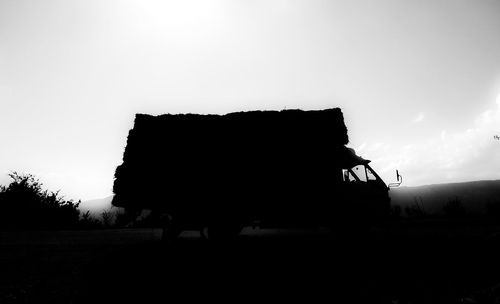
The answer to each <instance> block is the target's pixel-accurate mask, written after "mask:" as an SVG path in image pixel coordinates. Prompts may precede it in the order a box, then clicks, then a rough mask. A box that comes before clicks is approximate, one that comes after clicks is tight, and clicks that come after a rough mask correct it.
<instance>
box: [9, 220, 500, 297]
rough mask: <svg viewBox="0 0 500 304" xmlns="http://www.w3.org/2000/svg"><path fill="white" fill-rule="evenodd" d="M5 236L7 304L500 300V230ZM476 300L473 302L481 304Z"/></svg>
mask: <svg viewBox="0 0 500 304" xmlns="http://www.w3.org/2000/svg"><path fill="white" fill-rule="evenodd" d="M160 235H161V231H160V230H153V229H123V230H100V231H99V230H96V231H60V232H2V233H0V237H1V239H0V303H98V302H107V303H123V302H127V303H132V302H136V303H150V302H151V303H153V302H154V303H161V302H166V303H168V302H171V301H174V302H177V301H178V300H179V298H182V299H184V300H185V301H189V300H196V301H199V300H202V301H203V302H208V301H213V300H215V301H217V302H231V303H238V302H243V301H249V300H250V301H254V302H258V303H261V302H264V301H265V302H268V301H279V302H285V301H289V300H294V301H298V302H299V303H301V302H302V303H314V302H320V301H321V302H329V303H355V302H363V303H500V301H498V302H495V301H497V299H496V297H497V296H499V300H500V285H498V286H497V284H499V283H500V250H499V248H500V246H499V245H500V225H489V224H485V223H482V222H480V221H479V222H477V221H476V222H472V221H467V222H463V221H454V222H450V221H444V222H443V221H414V222H405V223H403V224H397V223H396V224H394V225H393V226H392V227H385V228H380V227H379V228H374V229H372V230H371V231H370V232H369V233H367V234H364V235H361V236H356V237H348V238H346V237H342V236H343V235H344V234H341V235H338V234H331V233H328V232H327V231H316V232H312V231H308V232H299V231H292V232H283V231H270V230H256V231H252V230H251V229H245V230H244V232H243V234H242V235H241V236H240V237H239V238H238V239H237V240H235V241H233V242H230V243H225V244H219V243H213V242H209V241H206V240H203V239H201V238H200V237H199V234H198V233H195V232H191V233H184V234H183V235H182V236H181V237H180V238H179V239H178V240H177V241H176V242H174V243H171V244H162V243H161V242H160ZM474 301H475V302H474Z"/></svg>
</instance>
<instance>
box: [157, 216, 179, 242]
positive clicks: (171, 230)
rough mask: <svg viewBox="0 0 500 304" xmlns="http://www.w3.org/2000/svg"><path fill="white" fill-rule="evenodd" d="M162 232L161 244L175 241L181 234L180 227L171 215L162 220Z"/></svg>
mask: <svg viewBox="0 0 500 304" xmlns="http://www.w3.org/2000/svg"><path fill="white" fill-rule="evenodd" d="M162 228H163V231H162V235H161V240H162V241H163V242H171V241H173V240H175V239H176V238H177V237H178V236H179V234H180V233H181V232H182V230H181V228H180V226H179V225H178V224H177V223H176V221H174V219H173V217H172V216H171V215H166V216H165V218H164V219H163V227H162Z"/></svg>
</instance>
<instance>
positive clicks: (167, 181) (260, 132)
mask: <svg viewBox="0 0 500 304" xmlns="http://www.w3.org/2000/svg"><path fill="white" fill-rule="evenodd" d="M348 143H349V137H348V131H347V127H346V125H345V122H344V117H343V113H342V111H341V109H340V108H328V109H323V110H308V111H305V110H299V109H288V110H281V111H247V112H233V113H228V114H224V115H218V114H164V115H158V116H153V115H147V114H136V116H135V121H134V126H133V128H132V129H131V130H130V131H129V134H128V138H127V144H126V147H125V151H124V154H123V163H122V164H120V165H119V166H118V167H117V168H116V171H115V180H114V184H113V192H114V198H113V201H112V204H113V205H114V206H117V207H123V208H125V209H128V210H134V211H138V210H152V211H154V212H155V213H157V214H161V215H162V218H163V229H164V232H163V235H164V238H166V239H169V238H175V237H176V236H177V235H179V233H181V232H182V231H185V230H200V231H206V232H207V234H208V237H209V238H213V239H218V238H228V237H234V236H236V235H238V234H239V232H240V231H241V230H242V229H243V228H244V227H249V226H253V227H256V226H259V227H261V228H284V229H286V228H317V227H329V228H332V229H335V227H339V226H340V225H345V224H353V223H355V224H356V225H358V224H359V225H369V224H371V223H374V222H376V221H378V220H381V219H383V218H384V217H386V216H387V215H388V214H389V210H390V197H389V194H388V191H389V187H388V186H387V185H386V184H385V183H384V181H383V180H382V179H381V178H380V176H379V175H378V174H377V173H376V172H375V170H373V169H372V168H371V167H370V165H369V164H370V161H369V160H366V159H364V158H362V157H360V156H358V155H356V153H355V151H354V150H353V149H351V148H349V147H347V146H346V145H347V144H348ZM397 178H398V181H400V176H399V174H398V175H397ZM399 183H400V182H399ZM399 183H396V184H393V185H399ZM393 185H389V186H393Z"/></svg>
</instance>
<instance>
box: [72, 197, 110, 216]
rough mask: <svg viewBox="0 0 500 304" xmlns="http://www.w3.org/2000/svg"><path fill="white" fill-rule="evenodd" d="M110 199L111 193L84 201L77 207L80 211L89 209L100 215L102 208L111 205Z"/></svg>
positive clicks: (104, 208)
mask: <svg viewBox="0 0 500 304" xmlns="http://www.w3.org/2000/svg"><path fill="white" fill-rule="evenodd" d="M112 199H113V195H110V196H108V197H105V198H99V199H93V200H88V201H84V202H82V203H81V204H80V206H79V209H80V211H82V213H83V212H87V211H90V213H92V214H94V215H100V214H101V213H102V212H103V211H104V210H109V209H110V208H111V207H112V205H111V200H112Z"/></svg>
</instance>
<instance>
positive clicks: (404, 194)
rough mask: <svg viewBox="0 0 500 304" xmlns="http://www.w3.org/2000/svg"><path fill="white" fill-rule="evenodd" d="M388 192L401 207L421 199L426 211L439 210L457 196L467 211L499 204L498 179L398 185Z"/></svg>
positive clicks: (483, 210)
mask: <svg viewBox="0 0 500 304" xmlns="http://www.w3.org/2000/svg"><path fill="white" fill-rule="evenodd" d="M389 193H390V196H391V203H392V204H393V205H400V206H401V207H403V209H404V207H406V206H410V205H414V204H415V200H418V201H419V202H420V199H421V202H422V205H423V206H424V208H425V210H426V211H427V212H430V213H434V212H440V211H442V209H443V206H444V204H446V203H447V202H449V201H450V200H452V199H455V198H458V199H459V200H460V201H461V202H462V204H463V206H464V207H465V208H466V210H467V211H470V212H474V213H476V212H477V213H483V212H485V211H486V205H487V204H488V203H493V202H497V203H499V204H500V180H492V181H475V182H465V183H451V184H435V185H426V186H419V187H400V188H393V189H391V191H390V192H389Z"/></svg>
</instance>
